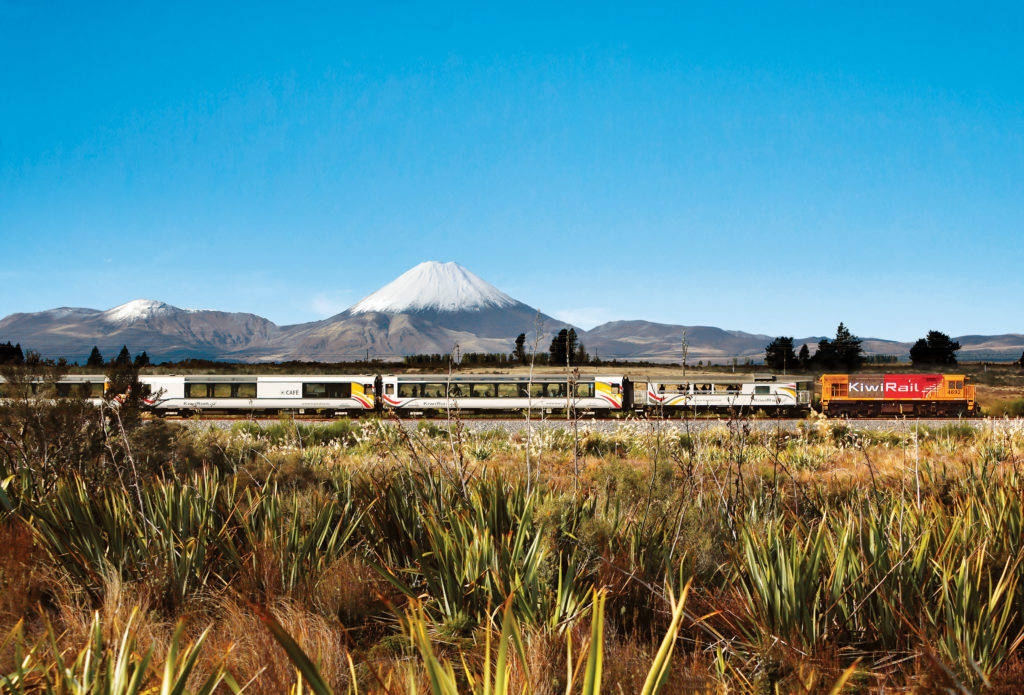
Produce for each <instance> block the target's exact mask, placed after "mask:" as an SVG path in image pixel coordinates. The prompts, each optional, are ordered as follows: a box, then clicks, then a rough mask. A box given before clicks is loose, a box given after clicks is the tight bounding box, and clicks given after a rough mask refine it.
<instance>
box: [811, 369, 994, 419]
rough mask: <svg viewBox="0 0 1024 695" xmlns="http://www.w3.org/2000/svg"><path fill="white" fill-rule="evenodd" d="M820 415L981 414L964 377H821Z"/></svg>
mask: <svg viewBox="0 0 1024 695" xmlns="http://www.w3.org/2000/svg"><path fill="white" fill-rule="evenodd" d="M821 412H822V413H823V414H825V415H827V416H836V417H844V416H845V417H883V416H896V417H899V416H914V417H954V416H968V417H970V416H975V415H978V414H980V413H979V409H978V402H977V400H976V399H975V390H974V384H972V383H971V378H970V377H969V376H966V375H964V374H823V375H822V376H821Z"/></svg>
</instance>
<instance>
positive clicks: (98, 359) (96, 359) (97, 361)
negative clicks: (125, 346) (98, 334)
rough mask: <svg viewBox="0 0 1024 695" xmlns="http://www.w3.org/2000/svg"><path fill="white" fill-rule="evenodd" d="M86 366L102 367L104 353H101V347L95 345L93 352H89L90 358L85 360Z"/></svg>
mask: <svg viewBox="0 0 1024 695" xmlns="http://www.w3.org/2000/svg"><path fill="white" fill-rule="evenodd" d="M85 366H86V367H102V366H103V355H101V354H100V349H99V348H98V347H97V346H95V345H93V346H92V352H90V353H89V359H87V360H86V361H85Z"/></svg>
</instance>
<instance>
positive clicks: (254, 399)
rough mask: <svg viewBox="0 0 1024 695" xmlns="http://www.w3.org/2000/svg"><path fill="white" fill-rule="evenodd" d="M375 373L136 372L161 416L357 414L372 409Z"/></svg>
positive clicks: (148, 400)
mask: <svg viewBox="0 0 1024 695" xmlns="http://www.w3.org/2000/svg"><path fill="white" fill-rule="evenodd" d="M374 380H375V377H373V376H367V375H361V376H328V375H321V374H315V375H311V376H241V375H231V376H220V375H196V376H148V375H147V376H141V377H139V381H140V382H141V383H142V384H144V385H145V386H147V387H148V391H149V393H148V395H147V396H146V404H147V405H148V406H150V407H151V408H152V409H153V410H154V411H155V412H157V413H161V414H167V415H172V414H182V413H190V412H199V411H202V412H210V411H225V412H240V411H251V410H259V411H265V412H274V411H277V412H295V413H299V414H316V413H323V414H328V415H333V414H335V413H338V412H350V413H358V412H365V411H372V410H375V409H376V406H377V403H376V398H375V395H374V394H375V390H374Z"/></svg>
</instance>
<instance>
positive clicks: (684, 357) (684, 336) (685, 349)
mask: <svg viewBox="0 0 1024 695" xmlns="http://www.w3.org/2000/svg"><path fill="white" fill-rule="evenodd" d="M688 347H689V346H688V345H687V344H686V329H685V328H684V329H683V378H684V379H685V378H686V351H687V348H688Z"/></svg>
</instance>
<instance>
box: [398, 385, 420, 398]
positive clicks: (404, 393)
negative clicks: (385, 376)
mask: <svg viewBox="0 0 1024 695" xmlns="http://www.w3.org/2000/svg"><path fill="white" fill-rule="evenodd" d="M419 395H420V385H419V384H399V385H398V397H399V398H419Z"/></svg>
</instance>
